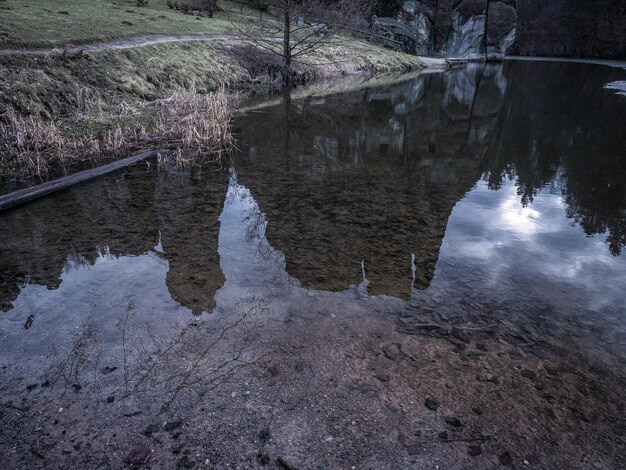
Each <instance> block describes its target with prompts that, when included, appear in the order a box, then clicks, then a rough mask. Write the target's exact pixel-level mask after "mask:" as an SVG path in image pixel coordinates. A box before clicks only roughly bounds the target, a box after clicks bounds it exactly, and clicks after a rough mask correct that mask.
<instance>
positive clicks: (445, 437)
mask: <svg viewBox="0 0 626 470" xmlns="http://www.w3.org/2000/svg"><path fill="white" fill-rule="evenodd" d="M438 435H439V439H444V440H445V439H447V438H448V431H442V432H440V433H439V434H438Z"/></svg>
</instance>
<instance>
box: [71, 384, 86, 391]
mask: <svg viewBox="0 0 626 470" xmlns="http://www.w3.org/2000/svg"><path fill="white" fill-rule="evenodd" d="M72 387H74V390H75V391H76V393H78V392H80V389H81V388H83V386H82V385H80V384H72Z"/></svg>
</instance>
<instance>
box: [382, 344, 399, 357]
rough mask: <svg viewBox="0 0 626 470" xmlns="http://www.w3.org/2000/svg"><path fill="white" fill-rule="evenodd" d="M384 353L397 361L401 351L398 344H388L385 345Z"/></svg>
mask: <svg viewBox="0 0 626 470" xmlns="http://www.w3.org/2000/svg"><path fill="white" fill-rule="evenodd" d="M383 354H384V355H385V357H386V358H387V359H389V360H391V361H395V360H397V359H398V357H400V351H399V348H398V346H397V345H396V344H386V345H384V346H383Z"/></svg>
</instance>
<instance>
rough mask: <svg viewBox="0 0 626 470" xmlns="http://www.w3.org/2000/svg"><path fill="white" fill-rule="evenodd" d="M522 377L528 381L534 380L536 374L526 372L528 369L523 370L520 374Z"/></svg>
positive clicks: (529, 371)
mask: <svg viewBox="0 0 626 470" xmlns="http://www.w3.org/2000/svg"><path fill="white" fill-rule="evenodd" d="M520 374H521V376H522V377H526V378H527V379H530V380H535V379H536V378H537V374H535V373H534V372H533V371H532V370H528V369H523V370H522V371H521V372H520Z"/></svg>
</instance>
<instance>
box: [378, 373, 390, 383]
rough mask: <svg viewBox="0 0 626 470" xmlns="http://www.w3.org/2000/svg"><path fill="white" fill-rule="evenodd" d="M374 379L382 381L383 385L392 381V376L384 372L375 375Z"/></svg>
mask: <svg viewBox="0 0 626 470" xmlns="http://www.w3.org/2000/svg"><path fill="white" fill-rule="evenodd" d="M374 377H375V378H377V379H378V380H380V381H381V382H382V383H387V382H389V381H390V380H391V376H390V375H389V374H385V373H384V372H379V373H377V374H374Z"/></svg>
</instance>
